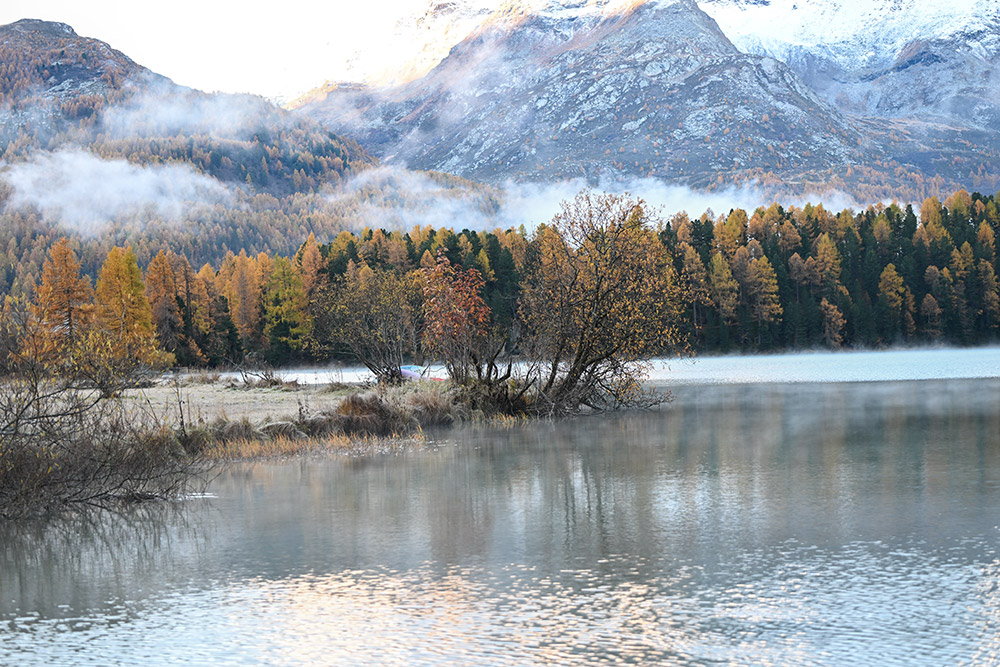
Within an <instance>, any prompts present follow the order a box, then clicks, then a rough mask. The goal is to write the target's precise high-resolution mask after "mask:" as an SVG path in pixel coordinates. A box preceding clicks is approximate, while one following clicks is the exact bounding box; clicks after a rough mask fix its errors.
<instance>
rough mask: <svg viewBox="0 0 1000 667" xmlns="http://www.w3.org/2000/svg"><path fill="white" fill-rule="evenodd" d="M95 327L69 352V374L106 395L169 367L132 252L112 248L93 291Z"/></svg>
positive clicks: (170, 362) (129, 249) (169, 359)
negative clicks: (156, 332)
mask: <svg viewBox="0 0 1000 667" xmlns="http://www.w3.org/2000/svg"><path fill="white" fill-rule="evenodd" d="M94 305H95V326H94V327H92V328H91V330H90V331H89V332H88V335H87V337H86V338H85V339H84V340H83V341H81V342H80V344H78V345H77V346H75V348H74V352H73V362H74V373H75V374H76V375H77V376H78V377H80V378H82V379H83V380H84V381H86V382H87V383H89V384H91V385H93V386H95V387H97V388H99V389H100V390H101V392H102V394H105V395H109V394H114V393H117V392H118V391H120V390H121V389H122V388H124V387H127V386H132V385H134V384H135V383H136V382H138V381H140V380H141V379H142V377H143V376H144V375H145V374H146V373H147V372H148V371H149V370H151V369H156V368H159V367H162V366H165V365H170V364H172V363H173V355H165V354H164V353H162V352H160V351H159V350H158V349H157V347H156V338H155V333H154V331H153V313H152V309H151V308H150V306H149V300H148V299H147V298H146V287H145V285H144V284H143V280H142V272H141V271H140V270H139V265H138V262H137V261H136V257H135V253H134V252H133V251H132V249H131V248H121V247H114V248H112V249H111V251H110V252H109V253H108V256H107V259H105V261H104V264H103V265H102V266H101V270H100V273H99V274H98V277H97V285H96V287H95V289H94Z"/></svg>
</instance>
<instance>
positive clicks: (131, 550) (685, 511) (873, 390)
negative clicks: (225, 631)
mask: <svg viewBox="0 0 1000 667" xmlns="http://www.w3.org/2000/svg"><path fill="white" fill-rule="evenodd" d="M998 387H1000V383H997V382H992V381H989V382H980V383H947V382H946V383H939V382H932V383H907V384H904V385H832V386H819V385H802V386H764V387H761V386H758V387H682V388H679V389H677V390H676V391H675V394H676V396H677V401H676V402H675V403H674V404H673V405H671V406H670V407H669V408H667V409H665V410H661V411H654V412H650V413H639V414H623V415H605V416H603V417H599V418H582V419H574V420H568V421H556V422H536V423H532V424H529V425H527V426H525V427H518V428H511V429H494V428H485V427H467V428H463V429H458V430H455V431H448V432H445V433H441V434H430V435H429V441H430V444H429V445H428V447H429V448H432V449H435V448H436V451H415V452H405V451H404V452H399V453H397V454H395V455H387V456H384V457H377V458H373V459H356V460H353V461H351V462H348V463H345V461H344V460H342V459H301V460H295V461H292V462H288V463H283V464H253V465H245V466H239V467H235V468H232V469H231V470H229V471H227V472H226V473H225V474H223V475H222V476H220V477H219V478H218V479H217V480H216V481H215V482H214V483H213V491H214V492H215V493H216V494H217V495H218V499H217V500H213V501H191V502H190V503H184V504H181V505H145V506H139V507H135V508H130V509H128V510H127V511H124V512H120V513H109V512H101V513H89V514H70V515H66V516H64V517H60V518H58V519H55V520H51V521H49V522H33V523H20V524H6V525H3V526H0V592H2V596H0V614H4V613H7V614H9V613H10V612H11V611H12V610H13V608H15V607H18V606H22V607H24V608H36V609H46V610H48V612H51V613H52V614H55V615H59V614H62V613H63V612H61V611H59V610H58V609H57V608H56V605H59V604H69V605H71V606H72V608H73V609H76V610H79V609H81V608H91V607H101V606H102V605H105V604H107V603H108V601H113V600H119V599H135V598H136V596H138V597H139V598H143V597H144V596H147V595H155V594H156V590H155V589H156V587H160V589H162V588H163V587H169V586H174V585H188V584H190V583H195V582H196V581H197V579H199V578H201V579H202V580H207V579H210V578H212V577H223V578H229V579H232V578H244V577H262V578H265V579H275V580H277V579H281V578H285V577H294V576H300V575H302V574H305V573H309V572H334V571H341V570H347V569H351V568H355V569H366V570H367V569H371V568H379V567H388V568H394V569H397V570H404V569H409V568H414V567H420V566H422V565H426V564H427V563H432V564H433V565H431V566H430V567H432V568H448V567H451V566H454V565H456V564H468V563H469V562H480V563H486V564H497V563H501V564H510V563H528V562H530V563H535V564H539V565H540V566H543V567H548V568H550V569H552V570H555V571H558V570H560V569H563V568H565V569H573V568H576V567H579V566H580V563H588V564H589V565H588V566H589V567H594V568H595V569H597V570H598V571H600V570H601V569H602V568H604V567H605V566H604V565H600V564H599V561H601V560H605V559H607V558H608V557H609V555H617V556H620V557H625V558H630V559H634V560H635V561H636V562H644V563H649V564H650V565H649V566H648V567H649V568H653V569H654V570H655V569H657V568H660V567H662V557H663V554H670V555H671V558H674V559H676V560H677V561H678V562H687V563H688V564H691V563H712V562H714V561H715V560H717V559H718V558H720V557H721V556H720V555H719V554H721V553H734V551H735V552H749V551H752V550H753V549H755V548H756V547H758V546H761V547H765V548H768V549H771V548H777V546H775V545H780V544H783V543H784V542H785V541H787V540H789V539H797V540H800V541H805V542H807V543H811V544H831V545H833V546H836V545H837V544H843V543H846V542H848V541H851V540H856V539H862V540H863V539H873V540H878V539H882V538H886V539H891V538H892V537H893V536H894V535H907V534H920V535H925V536H926V538H927V539H929V540H931V541H932V542H933V541H934V540H941V541H942V543H943V541H945V540H949V539H952V538H954V537H957V536H961V535H962V533H963V531H965V532H966V533H975V534H978V533H976V531H978V530H979V529H980V528H982V529H983V530H987V529H990V528H991V527H992V526H993V525H994V524H995V519H993V518H991V517H989V516H987V514H988V513H989V511H990V508H993V507H995V505H996V503H995V501H993V500H991V498H992V497H993V494H994V492H995V489H994V488H993V487H991V486H990V484H993V483H995V475H996V471H997V470H1000V447H997V445H998V444H1000V442H998V438H1000V435H998V434H1000V413H998V411H996V410H995V408H994V407H993V405H994V404H995V403H996V397H997V396H998V395H1000V392H998V391H997V389H998ZM991 475H992V476H993V477H992V479H991ZM989 521H992V522H993V523H989ZM980 524H982V525H980ZM983 526H985V528H984V527H983ZM607 567H609V568H610V567H615V566H614V565H608V566H607ZM140 591H141V592H140ZM11 600H16V601H17V602H16V603H14V604H12V603H11ZM66 613H69V612H66Z"/></svg>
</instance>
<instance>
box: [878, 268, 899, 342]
mask: <svg viewBox="0 0 1000 667" xmlns="http://www.w3.org/2000/svg"><path fill="white" fill-rule="evenodd" d="M878 301H879V310H880V313H879V315H880V322H879V324H880V325H881V329H882V332H883V335H884V336H885V337H886V338H887V339H892V338H895V337H897V336H898V335H899V334H900V332H901V330H902V323H903V312H904V310H903V308H904V306H905V305H906V283H905V282H904V281H903V277H902V276H901V275H899V272H898V271H896V265H895V264H888V265H887V266H886V267H885V269H883V270H882V275H881V276H879V280H878Z"/></svg>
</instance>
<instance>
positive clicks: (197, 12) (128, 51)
mask: <svg viewBox="0 0 1000 667" xmlns="http://www.w3.org/2000/svg"><path fill="white" fill-rule="evenodd" d="M425 4H426V0H363V1H360V2H359V1H357V0H328V1H326V2H310V1H307V0H279V1H277V2H275V1H273V0H272V1H271V2H257V1H254V0H246V1H243V2H232V1H226V2H217V1H215V0H172V1H171V2H135V0H128V1H122V0H4V1H3V2H0V25H3V24H7V23H12V22H14V21H16V20H18V19H22V18H36V19H44V20H48V21H60V22H62V23H67V24H69V25H70V26H72V27H73V29H74V30H76V32H77V34H79V35H82V36H84V37H94V38H97V39H100V40H103V41H105V42H107V43H109V44H110V45H111V46H112V47H114V48H115V49H117V50H119V51H121V52H122V53H124V54H125V55H127V56H129V57H130V58H132V60H134V61H136V62H137V63H139V64H140V65H143V66H145V67H147V68H149V69H151V70H153V71H154V72H157V73H159V74H162V75H164V76H167V77H170V78H171V79H173V80H174V82H176V83H179V84H181V85H185V86H190V87H192V88H199V89H202V90H205V91H209V92H213V91H221V92H228V93H254V94H258V95H263V96H265V97H270V98H275V99H278V100H279V101H281V100H290V99H293V98H294V97H296V96H297V95H298V94H300V93H303V92H306V91H308V90H311V89H313V88H315V87H317V86H319V85H321V84H323V83H324V82H325V81H327V80H338V79H340V78H341V73H343V72H344V71H346V64H347V61H348V60H349V59H350V58H352V57H355V56H356V55H357V54H358V53H359V52H364V53H368V54H370V57H375V58H386V57H389V55H390V54H391V53H392V52H393V50H394V49H396V50H398V49H399V48H401V47H405V46H406V45H401V44H394V43H393V42H394V41H395V42H398V41H399V40H392V39H391V33H392V29H393V27H394V25H395V23H396V21H397V20H398V19H399V18H400V17H401V16H405V15H407V14H411V13H414V12H416V11H418V10H420V9H421V8H422V7H424V6H425Z"/></svg>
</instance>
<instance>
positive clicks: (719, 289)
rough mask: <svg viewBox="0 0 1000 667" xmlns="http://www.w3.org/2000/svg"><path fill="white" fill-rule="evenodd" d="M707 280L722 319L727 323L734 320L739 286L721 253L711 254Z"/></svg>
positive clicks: (738, 298) (737, 304)
mask: <svg viewBox="0 0 1000 667" xmlns="http://www.w3.org/2000/svg"><path fill="white" fill-rule="evenodd" d="M708 282H709V286H710V289H711V292H712V301H713V302H715V307H716V308H718V310H719V315H720V316H721V317H722V321H723V322H725V323H727V324H729V323H732V322H734V321H735V320H736V310H737V308H738V307H739V304H740V286H739V283H737V282H736V279H735V278H734V277H733V271H732V269H731V268H729V262H727V261H726V258H725V257H723V256H722V253H719V252H717V253H715V254H714V255H712V260H711V262H709V274H708Z"/></svg>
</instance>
